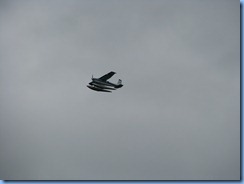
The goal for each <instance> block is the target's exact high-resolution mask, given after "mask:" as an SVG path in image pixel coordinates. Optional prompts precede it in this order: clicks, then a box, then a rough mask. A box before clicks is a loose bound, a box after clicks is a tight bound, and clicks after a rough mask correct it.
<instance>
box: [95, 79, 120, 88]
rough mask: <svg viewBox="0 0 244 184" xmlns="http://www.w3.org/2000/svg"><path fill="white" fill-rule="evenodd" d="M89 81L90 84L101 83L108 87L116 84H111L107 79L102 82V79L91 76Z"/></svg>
mask: <svg viewBox="0 0 244 184" xmlns="http://www.w3.org/2000/svg"><path fill="white" fill-rule="evenodd" d="M91 83H92V84H98V85H101V86H104V87H105V86H110V87H116V86H117V85H116V84H113V83H111V82H108V81H106V82H104V81H101V80H99V79H96V78H93V79H92V82H91Z"/></svg>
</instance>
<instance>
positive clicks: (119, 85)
mask: <svg viewBox="0 0 244 184" xmlns="http://www.w3.org/2000/svg"><path fill="white" fill-rule="evenodd" d="M122 86H123V84H122V80H121V79H119V80H118V83H117V86H116V87H115V88H121V87H122Z"/></svg>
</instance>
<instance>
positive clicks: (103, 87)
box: [87, 71, 123, 93]
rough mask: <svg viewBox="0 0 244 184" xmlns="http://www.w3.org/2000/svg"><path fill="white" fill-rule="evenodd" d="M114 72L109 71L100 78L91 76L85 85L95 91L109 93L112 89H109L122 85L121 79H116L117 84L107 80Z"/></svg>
mask: <svg viewBox="0 0 244 184" xmlns="http://www.w3.org/2000/svg"><path fill="white" fill-rule="evenodd" d="M114 74H116V73H115V72H113V71H111V72H109V73H107V74H105V75H103V76H102V77H100V78H93V76H92V78H91V79H92V81H91V82H90V83H89V85H87V87H88V88H90V89H92V90H95V91H101V92H110V93H111V92H112V91H110V90H116V89H118V88H121V87H122V86H123V84H122V80H121V79H119V80H118V82H117V84H114V83H111V82H109V81H108V79H110V78H111V77H112V76H113V75H114Z"/></svg>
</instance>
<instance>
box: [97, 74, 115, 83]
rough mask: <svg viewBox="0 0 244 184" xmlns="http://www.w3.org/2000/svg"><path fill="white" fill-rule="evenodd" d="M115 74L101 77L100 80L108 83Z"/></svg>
mask: <svg viewBox="0 0 244 184" xmlns="http://www.w3.org/2000/svg"><path fill="white" fill-rule="evenodd" d="M114 74H115V72H109V73H107V74H106V75H104V76H102V77H100V78H99V79H100V80H102V81H106V80H108V79H110V78H111V77H112V76H113V75H114Z"/></svg>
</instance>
